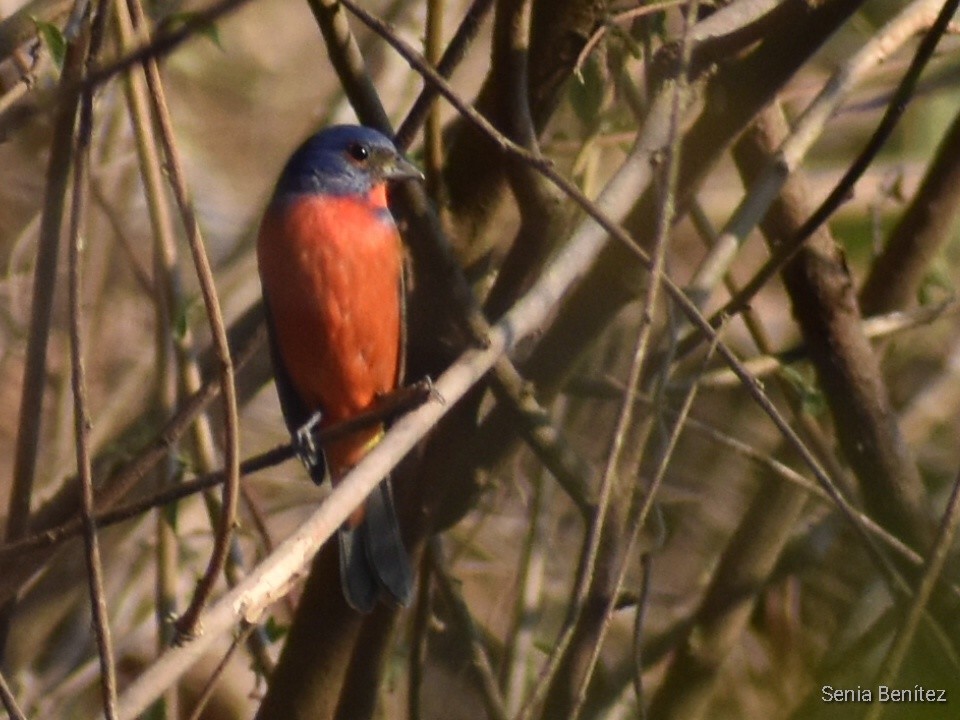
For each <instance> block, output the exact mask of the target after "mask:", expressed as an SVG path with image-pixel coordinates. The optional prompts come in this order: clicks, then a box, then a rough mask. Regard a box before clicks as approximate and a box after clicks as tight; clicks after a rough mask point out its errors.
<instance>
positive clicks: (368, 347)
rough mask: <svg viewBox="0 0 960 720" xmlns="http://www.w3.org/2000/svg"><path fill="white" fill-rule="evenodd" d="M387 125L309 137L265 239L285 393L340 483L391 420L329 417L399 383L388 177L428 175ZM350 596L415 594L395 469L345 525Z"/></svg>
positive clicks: (399, 265)
mask: <svg viewBox="0 0 960 720" xmlns="http://www.w3.org/2000/svg"><path fill="white" fill-rule="evenodd" d="M420 177H422V176H421V174H420V171H419V170H417V169H416V167H414V166H413V165H412V164H411V163H410V162H409V161H408V160H406V159H405V158H404V157H403V156H402V155H401V154H400V153H399V152H398V151H397V149H396V147H395V146H394V145H393V143H392V142H391V141H390V140H389V139H388V138H387V137H385V136H384V135H382V134H381V133H379V132H377V131H375V130H372V129H370V128H366V127H361V126H356V125H337V126H334V127H330V128H327V129H325V130H322V131H321V132H319V133H317V134H316V135H314V136H313V137H311V138H310V139H308V140H307V141H306V142H305V143H304V144H303V145H301V146H300V148H299V149H298V150H297V151H296V152H295V153H294V154H293V156H292V157H291V158H290V160H289V161H288V162H287V164H286V167H285V168H284V169H283V172H282V174H281V175H280V179H279V180H278V181H277V185H276V189H275V191H274V194H273V197H272V199H271V200H270V204H269V206H268V207H267V210H266V212H265V213H264V217H263V221H262V223H261V226H260V235H259V238H258V241H257V260H258V264H259V268H260V282H261V285H262V287H263V299H264V304H265V306H266V317H267V328H268V330H269V337H270V350H271V358H272V360H273V368H274V375H275V378H276V385H277V393H278V395H279V397H280V406H281V408H282V410H283V416H284V419H285V421H286V424H287V428H288V429H289V430H290V433H291V434H292V436H293V438H294V443H295V445H296V447H297V449H298V454H299V455H300V457H301V459H302V460H303V461H304V463H305V464H306V467H307V470H308V471H309V473H310V477H311V478H312V479H313V481H314V482H316V483H318V484H319V483H321V482H322V481H323V480H324V478H325V477H326V476H327V474H329V475H330V478H331V481H332V482H333V484H334V485H336V483H337V482H338V481H339V480H340V478H342V477H343V475H344V474H345V473H346V472H347V471H348V470H349V469H350V468H352V467H353V466H354V465H355V464H356V463H357V462H359V461H360V459H361V458H362V457H363V456H364V455H365V454H366V453H367V452H368V451H369V450H370V449H371V448H372V447H373V446H374V445H376V443H377V442H379V440H380V439H381V438H382V437H383V434H384V426H383V425H380V426H376V427H371V428H367V429H363V430H360V431H357V432H354V433H352V434H350V435H348V436H346V437H344V438H343V439H340V440H336V441H334V442H331V443H329V444H327V445H326V446H325V447H324V448H323V449H322V451H321V450H319V449H318V448H317V447H316V446H315V444H314V443H313V442H312V434H311V431H312V430H313V428H314V427H315V426H319V427H321V428H322V427H327V426H329V425H331V424H334V423H338V422H342V421H344V420H348V419H350V418H352V417H354V416H356V415H357V414H358V413H360V412H362V411H364V410H368V409H370V408H371V407H372V406H373V405H375V404H376V401H377V399H378V397H380V396H382V395H383V394H385V393H389V392H390V391H392V390H394V389H396V388H397V386H398V385H399V383H400V382H401V380H402V378H401V374H402V367H403V350H404V348H403V344H404V302H403V250H402V245H401V240H400V234H399V232H398V230H397V226H396V224H395V222H394V219H393V217H392V215H391V214H390V210H389V208H388V207H387V195H386V188H387V183H389V182H393V181H396V180H402V179H405V178H420ZM338 541H339V545H340V578H341V584H342V586H343V593H344V597H345V598H346V600H347V602H348V603H349V604H350V605H351V606H352V607H353V608H355V609H356V610H359V611H361V612H369V611H370V610H371V609H372V608H373V606H374V605H375V604H376V602H377V599H378V598H380V597H381V596H383V597H384V598H385V599H387V600H392V601H394V602H397V603H400V604H402V605H406V604H407V603H409V600H410V596H411V592H412V587H413V581H412V572H411V570H410V565H409V560H408V558H407V553H406V551H405V549H404V547H403V543H402V540H401V538H400V529H399V526H398V523H397V518H396V514H395V512H394V508H393V500H392V495H391V489H390V481H389V478H386V479H385V480H384V481H383V482H381V483H380V485H379V486H378V488H377V489H376V490H374V491H373V493H372V494H371V495H370V496H369V498H368V499H367V501H366V502H365V504H364V505H363V506H362V507H361V508H359V509H358V510H357V511H355V512H354V513H353V515H352V516H351V517H350V518H349V520H347V521H346V522H345V523H344V524H343V526H342V527H341V528H340V531H339V533H338Z"/></svg>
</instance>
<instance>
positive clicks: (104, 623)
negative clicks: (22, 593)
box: [67, 0, 117, 720]
mask: <svg viewBox="0 0 960 720" xmlns="http://www.w3.org/2000/svg"><path fill="white" fill-rule="evenodd" d="M108 7H109V0H101V2H99V3H97V8H96V15H95V17H94V20H93V22H92V26H91V29H90V46H89V49H88V51H87V58H86V62H87V63H89V62H91V61H92V60H93V59H95V58H96V57H97V55H98V54H99V52H100V48H101V47H102V44H103V35H104V29H105V28H104V25H105V24H106V19H107V15H108ZM92 134H93V92H92V91H87V92H84V93H83V94H82V95H81V97H80V117H79V119H78V125H77V133H76V145H75V149H74V164H73V197H72V202H71V206H70V246H69V249H68V264H69V268H68V281H67V285H68V294H69V307H70V311H69V315H70V320H69V324H70V368H71V372H70V384H71V388H72V390H73V417H74V435H75V438H76V460H77V473H78V475H79V476H80V489H81V493H80V497H81V503H80V517H81V521H82V524H83V539H84V546H85V547H84V549H85V559H86V562H87V573H88V590H89V594H90V607H91V614H92V615H93V629H94V635H95V636H96V640H97V655H98V658H99V661H100V686H101V692H102V702H103V709H104V715H105V716H106V717H107V718H108V720H115V718H116V717H117V676H116V661H115V659H114V652H113V640H112V638H111V635H110V616H109V614H108V613H107V601H106V597H105V596H104V590H103V563H102V561H101V558H100V543H99V539H98V537H97V525H96V521H95V520H94V517H93V513H94V509H93V471H92V469H91V466H90V415H89V406H88V401H87V381H86V371H85V369H84V358H83V331H82V318H81V312H82V311H81V295H82V288H83V284H82V279H81V267H80V264H81V253H82V246H83V231H84V222H85V220H86V211H87V202H88V195H89V188H88V187H87V182H88V178H87V176H88V173H89V169H90V138H91V136H92Z"/></svg>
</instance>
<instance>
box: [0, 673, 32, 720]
mask: <svg viewBox="0 0 960 720" xmlns="http://www.w3.org/2000/svg"><path fill="white" fill-rule="evenodd" d="M0 702H2V703H3V707H4V709H5V710H6V711H7V714H8V715H9V716H10V720H27V716H26V715H24V714H23V710H21V709H20V706H19V705H17V699H16V698H15V697H14V696H13V691H12V690H11V689H10V686H9V685H7V678H5V677H4V675H3V673H0Z"/></svg>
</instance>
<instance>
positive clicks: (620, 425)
mask: <svg viewBox="0 0 960 720" xmlns="http://www.w3.org/2000/svg"><path fill="white" fill-rule="evenodd" d="M698 6H699V2H698V0H690V2H689V4H688V5H687V12H686V13H685V14H684V16H683V17H684V21H683V29H682V32H681V36H680V55H679V58H678V61H677V70H676V72H675V74H674V77H675V80H674V86H673V88H672V92H671V101H672V102H671V109H670V119H669V124H670V132H669V136H668V137H669V141H668V143H667V144H666V147H665V151H664V160H663V182H662V185H661V197H660V207H659V213H658V214H657V227H656V231H655V235H654V251H653V258H652V263H651V267H650V275H651V279H650V282H649V284H648V286H647V291H646V294H645V297H644V300H643V310H642V312H641V317H640V329H639V332H638V335H637V341H636V349H635V351H634V357H633V363H632V365H631V367H630V371H629V373H628V376H627V382H626V388H625V392H624V395H623V399H622V401H621V406H620V414H619V417H618V419H617V426H616V433H615V435H614V441H613V444H612V447H611V450H610V455H609V457H608V459H607V465H606V468H605V469H604V474H603V479H602V485H601V488H602V490H601V498H602V497H603V495H602V493H603V489H606V485H607V484H608V483H609V484H610V485H611V486H612V480H613V477H614V475H617V474H622V473H623V472H624V468H623V467H622V464H621V453H622V451H623V443H624V441H625V439H626V437H627V435H628V432H630V430H631V426H632V425H633V424H634V420H633V418H634V411H635V408H636V397H637V393H638V392H639V383H640V376H641V371H642V369H643V363H644V361H645V359H646V350H647V343H648V340H649V338H650V333H651V331H652V326H653V317H654V312H655V311H656V306H657V301H658V299H659V297H660V289H661V278H662V277H663V276H664V275H663V270H664V267H665V263H666V254H667V249H668V247H669V243H670V228H671V227H672V225H673V220H674V216H675V213H676V208H675V195H676V190H677V179H678V177H679V164H680V157H679V154H680V144H681V132H680V119H681V110H682V108H683V105H684V103H685V97H684V95H685V94H686V91H687V80H688V73H689V70H690V55H691V52H692V48H691V45H690V42H689V37H688V35H689V33H690V29H691V28H692V27H693V24H694V20H695V18H696V15H697V8H698ZM719 340H720V338H719V335H715V336H714V337H713V338H712V343H713V346H715V345H716V343H717V342H719ZM711 350H712V348H711ZM695 389H696V385H694V386H693V388H692V389H691V391H690V392H689V393H688V395H687V399H686V401H685V403H684V406H683V407H682V409H681V414H680V417H679V418H678V420H677V422H676V423H675V426H674V431H673V433H672V435H671V437H670V442H669V444H668V446H667V448H666V449H665V451H664V454H663V456H662V458H661V462H660V464H659V467H658V469H657V474H655V476H654V478H653V481H652V483H651V486H650V489H649V491H648V492H647V493H646V496H645V500H644V502H643V503H642V507H641V509H640V511H639V512H638V514H637V515H636V516H635V517H634V518H629V519H628V523H629V530H628V533H629V534H628V539H627V542H626V544H625V547H624V548H623V549H622V553H623V558H624V559H623V560H622V561H621V562H622V565H621V567H620V570H619V572H618V573H617V580H616V581H615V583H614V588H615V590H614V592H613V593H611V601H610V604H609V605H608V607H607V609H606V612H605V615H604V619H603V621H602V622H601V624H600V627H599V629H598V630H597V635H596V637H595V638H593V649H592V652H590V654H589V659H588V661H587V664H586V667H585V668H584V669H583V670H582V671H581V674H580V677H579V678H578V688H577V691H576V694H575V695H574V699H573V705H572V708H571V710H570V718H571V720H576V719H577V717H578V716H579V714H580V710H581V709H582V707H583V703H584V700H585V699H586V695H587V684H588V682H589V680H590V677H591V676H592V674H593V669H594V668H595V667H596V663H597V659H598V658H599V655H600V647H601V645H602V644H603V638H604V636H605V635H606V629H607V627H608V626H609V621H610V617H611V614H612V612H613V598H616V595H617V592H618V591H619V588H620V587H621V585H622V584H623V579H624V577H625V576H626V570H627V558H629V557H630V555H631V549H632V546H633V544H634V543H635V542H636V538H637V537H638V535H639V533H640V528H641V527H642V525H643V522H644V521H645V520H646V514H647V512H648V511H649V509H650V507H651V506H652V504H653V498H654V496H655V493H656V491H657V489H658V488H659V485H660V480H662V478H663V475H664V474H665V472H666V465H667V462H668V461H669V459H670V457H671V456H672V450H673V447H674V446H675V444H676V440H677V438H678V437H679V434H680V429H681V428H682V426H683V418H684V417H685V416H686V413H687V412H688V411H689V409H690V406H691V405H692V402H693V397H694V395H695ZM648 437H649V436H648ZM649 447H650V446H649V445H647V444H646V442H644V447H643V449H641V450H640V451H639V452H638V453H637V456H638V457H640V456H641V453H642V454H646V452H647V451H648V450H649ZM640 494H641V490H640V488H639V486H638V487H636V488H635V489H634V492H633V497H634V498H637V497H638V496H639V495H640ZM603 513H604V504H603V500H601V503H600V506H599V510H598V518H599V519H598V521H597V522H598V525H599V524H600V523H601V522H602V518H603ZM597 540H598V541H599V532H598V534H597ZM598 551H599V545H598V546H597V548H596V549H594V550H593V552H594V553H597V552H598ZM588 557H589V556H588ZM592 562H593V561H591V560H589V559H588V563H592ZM590 575H591V578H590V580H591V583H592V582H593V581H594V578H593V577H592V575H593V570H592V569H591V571H590ZM582 601H583V599H581V602H582Z"/></svg>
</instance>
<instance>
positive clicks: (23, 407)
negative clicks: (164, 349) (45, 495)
mask: <svg viewBox="0 0 960 720" xmlns="http://www.w3.org/2000/svg"><path fill="white" fill-rule="evenodd" d="M85 9H86V0H76V4H75V5H74V10H73V13H72V17H73V18H84V17H86V12H85ZM88 42H89V24H88V21H85V22H84V23H83V24H82V26H81V27H80V30H79V32H78V34H76V35H71V36H70V37H68V42H67V50H66V56H65V58H64V61H63V73H62V75H61V76H60V83H59V84H58V86H57V92H58V94H59V95H60V97H61V98H62V101H61V102H60V104H59V105H58V106H57V114H56V118H55V124H54V130H53V141H52V143H51V146H50V160H49V162H48V164H47V175H46V191H45V194H44V201H43V215H42V218H41V221H40V239H39V246H38V249H37V258H36V261H35V270H34V275H33V300H32V304H31V309H30V333H29V336H28V338H27V352H26V358H25V360H24V374H23V392H22V394H21V396H20V410H19V415H18V418H19V421H18V422H19V424H18V427H17V441H16V449H15V452H14V465H13V479H12V483H11V486H10V500H9V502H8V504H7V526H6V528H5V530H4V539H5V540H6V541H7V542H10V541H12V540H16V539H18V538H20V537H22V536H23V535H24V534H25V533H26V531H27V527H28V521H29V518H30V504H31V498H32V495H33V483H34V478H35V475H36V469H37V455H38V453H39V450H40V427H41V410H42V404H43V393H44V388H45V385H46V368H47V343H48V341H49V339H50V323H51V317H52V310H53V293H54V289H55V288H56V286H57V282H56V276H57V257H58V253H59V248H60V230H61V226H62V223H63V208H64V200H65V198H66V193H67V183H68V180H69V177H70V167H71V163H72V158H73V127H74V123H75V121H76V115H77V106H78V104H79V97H78V96H76V95H75V94H73V93H71V92H69V88H70V87H71V86H72V85H73V84H75V83H76V82H77V81H79V79H80V78H81V77H82V76H83V67H84V62H85V59H86V55H87V44H88ZM14 607H15V600H10V601H8V602H6V603H4V605H3V607H2V608H0V657H2V656H3V653H4V649H5V646H6V640H7V634H8V632H9V630H10V621H11V616H12V614H13V611H14Z"/></svg>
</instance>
